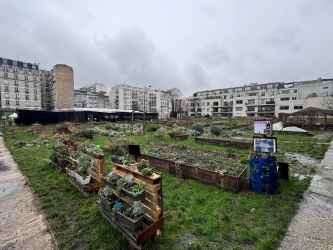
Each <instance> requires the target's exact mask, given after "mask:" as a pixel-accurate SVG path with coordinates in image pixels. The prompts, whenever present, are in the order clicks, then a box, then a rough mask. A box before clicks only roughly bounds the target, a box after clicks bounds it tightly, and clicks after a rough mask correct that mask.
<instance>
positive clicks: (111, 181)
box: [105, 171, 120, 189]
mask: <svg viewBox="0 0 333 250" xmlns="http://www.w3.org/2000/svg"><path fill="white" fill-rule="evenodd" d="M106 179H107V183H105V184H106V185H109V186H110V187H112V188H113V189H115V188H116V186H117V181H118V180H119V179H120V177H119V176H118V175H117V174H116V172H113V171H111V172H110V173H109V174H108V175H107V176H106Z"/></svg>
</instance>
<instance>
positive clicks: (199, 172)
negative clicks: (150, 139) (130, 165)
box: [141, 143, 248, 193]
mask: <svg viewBox="0 0 333 250" xmlns="http://www.w3.org/2000/svg"><path fill="white" fill-rule="evenodd" d="M175 152H176V153H175ZM153 154H155V155H153ZM141 157H142V158H144V159H146V160H149V162H150V164H151V166H153V167H154V168H155V169H156V170H158V171H163V172H166V173H170V174H172V175H174V176H177V177H181V178H184V179H193V180H196V181H198V182H200V183H203V184H209V185H214V186H217V187H219V188H221V189H223V190H228V191H232V192H236V193H237V192H239V191H240V190H241V189H242V187H243V186H244V184H245V183H247V181H248V171H247V166H246V165H241V164H232V163H227V162H225V161H221V160H218V159H211V158H209V157H216V158H221V159H223V158H224V159H225V158H232V159H233V160H235V159H236V160H237V159H238V158H239V156H237V155H235V154H230V153H223V152H214V151H209V150H202V149H194V148H188V147H183V146H175V145H168V144H162V143H154V144H150V145H148V149H147V150H146V153H145V154H141Z"/></svg>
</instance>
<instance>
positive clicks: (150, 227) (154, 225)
mask: <svg viewBox="0 0 333 250" xmlns="http://www.w3.org/2000/svg"><path fill="white" fill-rule="evenodd" d="M114 165H115V167H114V169H113V171H114V172H115V173H116V174H117V175H118V176H120V177H125V178H126V177H128V176H129V175H132V176H134V177H135V182H136V183H138V184H145V185H146V191H145V192H146V198H145V199H144V200H142V201H141V203H142V210H143V212H144V214H145V218H144V223H143V226H142V228H140V229H139V230H138V231H137V232H133V231H131V230H130V229H129V228H127V227H125V226H123V225H122V224H121V223H120V222H118V221H117V219H116V218H115V217H113V216H112V214H111V211H109V210H108V209H106V208H105V207H104V206H102V205H101V213H102V215H103V217H104V218H105V219H107V220H108V221H109V223H110V224H111V225H113V226H114V227H115V228H118V230H119V231H120V232H121V233H122V234H123V235H124V237H125V238H126V239H127V240H128V241H129V243H130V244H131V245H132V247H134V248H136V249H142V248H143V247H144V246H146V244H147V243H148V242H149V241H151V240H153V239H154V237H155V236H156V235H159V234H160V233H161V232H162V228H163V226H164V217H163V197H162V175H161V174H159V173H154V174H153V175H152V176H149V177H145V176H143V175H142V174H141V173H140V172H139V171H137V169H136V168H135V169H129V168H127V167H125V166H123V165H120V164H117V163H115V164H114ZM104 181H105V179H104ZM105 183H106V185H108V184H107V183H108V182H106V181H105ZM111 188H112V187H111ZM113 192H114V194H115V195H116V196H117V197H118V199H119V200H120V201H121V202H124V203H126V204H128V205H130V206H132V205H133V204H134V201H133V200H132V199H131V198H130V197H127V196H119V195H118V193H117V192H116V191H115V190H114V189H113Z"/></svg>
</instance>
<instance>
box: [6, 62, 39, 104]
mask: <svg viewBox="0 0 333 250" xmlns="http://www.w3.org/2000/svg"><path fill="white" fill-rule="evenodd" d="M0 91H1V93H0V96H1V100H0V108H1V109H9V110H14V109H17V108H25V107H26V108H33V109H41V108H42V102H41V79H40V72H39V66H38V65H37V64H35V63H34V64H32V63H25V62H20V61H15V60H11V59H6V58H1V57H0Z"/></svg>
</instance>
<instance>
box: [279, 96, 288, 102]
mask: <svg viewBox="0 0 333 250" xmlns="http://www.w3.org/2000/svg"><path fill="white" fill-rule="evenodd" d="M289 100H290V98H289V97H283V98H281V99H280V101H289Z"/></svg>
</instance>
